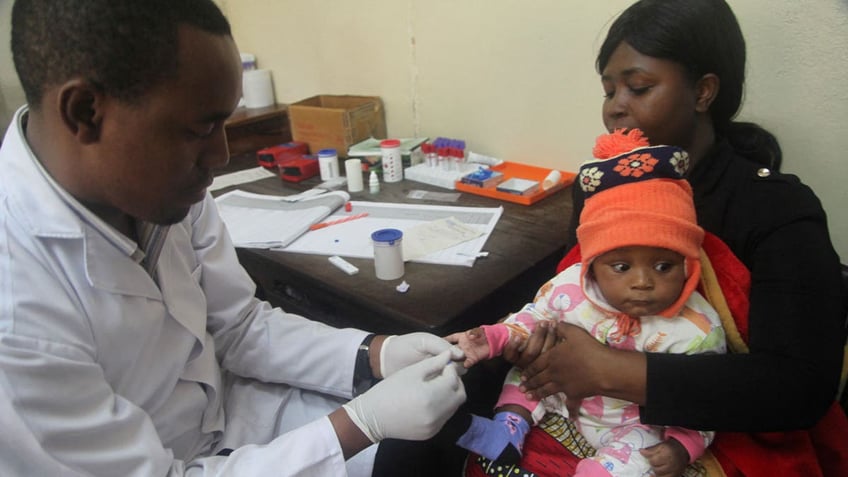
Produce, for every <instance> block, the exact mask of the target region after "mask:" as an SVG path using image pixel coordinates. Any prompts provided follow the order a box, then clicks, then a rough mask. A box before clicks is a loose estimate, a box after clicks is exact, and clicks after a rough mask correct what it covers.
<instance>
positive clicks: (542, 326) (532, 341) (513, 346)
mask: <svg viewBox="0 0 848 477" xmlns="http://www.w3.org/2000/svg"><path fill="white" fill-rule="evenodd" d="M555 325H556V323H555V322H553V321H540V322H538V323H537V324H536V328H535V329H534V330H533V332H532V333H531V334H530V336H528V337H527V339H526V340H523V341H522V340H521V339H520V338H518V337H514V339H513V338H511V339H510V340H509V342H508V343H507V344H506V347H504V350H503V357H504V359H506V360H507V361H509V362H510V363H512V364H513V365H515V366H516V367H518V368H522V369H524V368H526V367H527V366H529V365H530V363H532V362H533V361H535V360H536V358H538V357H539V355H540V354H542V353H543V352H545V351H547V350H549V349H550V348H552V347H553V346H554V344H556V339H557V336H556V331H555V328H554V326H555Z"/></svg>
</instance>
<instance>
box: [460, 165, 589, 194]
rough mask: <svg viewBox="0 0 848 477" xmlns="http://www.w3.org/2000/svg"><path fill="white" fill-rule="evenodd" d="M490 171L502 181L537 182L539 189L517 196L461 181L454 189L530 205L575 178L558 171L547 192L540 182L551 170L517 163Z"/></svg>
mask: <svg viewBox="0 0 848 477" xmlns="http://www.w3.org/2000/svg"><path fill="white" fill-rule="evenodd" d="M491 170H493V171H498V172H500V173H501V174H503V175H504V180H507V179H512V178H514V177H517V178H520V179H529V180H533V181H537V182H539V189H538V190H536V191H535V192H532V193H530V194H524V195H519V194H510V193H509V192H501V191H499V190H497V188H496V187H497V186H490V187H477V186H475V185H471V184H464V183H462V182H461V181H456V183H455V184H454V186H455V187H456V190H461V191H463V192H468V193H469V194H477V195H482V196H485V197H491V198H493V199H499V200H505V201H507V202H515V203H517V204H524V205H531V204H534V203H536V202H538V201H540V200H542V199H544V198H545V197H548V196H549V195H552V194H554V193H556V192H557V191H559V190H561V189H563V188H565V187H566V186H568V185H569V184H571V183H572V182H574V178H575V177H576V176H577V175H576V174H574V173H573V172H565V171H559V173H560V178H559V182H557V183H556V184H554V186H553V187H550V188H548V189H547V190H542V188H541V184H542V181H544V180H545V178H546V177H548V174H550V173H551V171H552V170H553V169H547V168H544V167H537V166H531V165H529V164H521V163H519V162H504V163H503V164H500V165H498V166H492V167H491Z"/></svg>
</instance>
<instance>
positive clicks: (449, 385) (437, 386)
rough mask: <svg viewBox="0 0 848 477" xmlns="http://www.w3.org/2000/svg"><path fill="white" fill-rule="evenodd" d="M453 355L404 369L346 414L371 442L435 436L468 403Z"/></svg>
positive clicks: (358, 400)
mask: <svg viewBox="0 0 848 477" xmlns="http://www.w3.org/2000/svg"><path fill="white" fill-rule="evenodd" d="M450 354H451V353H450V351H445V352H443V353H441V354H439V355H437V356H433V357H431V358H428V359H425V360H423V361H421V362H419V363H416V364H413V365H410V366H407V367H405V368H403V369H401V370H400V371H398V372H396V373H394V374H392V376H391V377H388V378H386V379H384V380H382V381H380V382H379V383H377V384H376V385H375V386H374V387H372V388H371V389H369V390H368V391H367V392H366V393H365V394H362V395H360V396H358V397H356V398H354V399H353V400H351V401H350V402H348V403H346V404H344V408H345V411H347V413H348V415H349V416H350V418H351V420H352V421H353V422H354V424H356V426H357V427H358V428H359V429H360V430H361V431H362V432H363V433H364V434H365V435H366V436H368V438H369V439H371V442H380V441H381V440H383V439H386V438H394V439H405V440H414V441H417V440H424V439H428V438H430V437H432V436H434V435H435V434H436V432H438V431H439V429H441V428H442V426H443V425H444V424H445V422H446V421H447V420H448V418H449V417H450V416H452V415H453V413H454V412H456V410H457V408H459V406H460V404H462V403H463V402H465V387H464V386H463V385H462V380H460V379H459V375H457V373H456V366H455V365H454V364H453V363H451V362H450Z"/></svg>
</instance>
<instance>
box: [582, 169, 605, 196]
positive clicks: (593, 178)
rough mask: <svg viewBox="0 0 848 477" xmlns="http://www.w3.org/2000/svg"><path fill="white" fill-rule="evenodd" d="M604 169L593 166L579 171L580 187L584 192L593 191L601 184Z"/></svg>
mask: <svg viewBox="0 0 848 477" xmlns="http://www.w3.org/2000/svg"><path fill="white" fill-rule="evenodd" d="M603 176H604V171H602V170H600V169H598V167H597V166H595V167H588V168H585V169H582V170H581V171H580V187H581V188H582V189H583V191H585V192H594V191H595V189H597V188H598V186H599V185H601V178H602V177H603Z"/></svg>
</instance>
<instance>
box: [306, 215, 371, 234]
mask: <svg viewBox="0 0 848 477" xmlns="http://www.w3.org/2000/svg"><path fill="white" fill-rule="evenodd" d="M367 216H368V212H362V213H361V214H354V215H350V216H347V217H342V218H341V219H336V220H330V221H327V222H319V223H317V224H312V225H310V226H309V230H318V229H323V228H324V227H329V226H331V225H336V224H343V223H345V222H350V221H351V220H356V219H361V218H362V217H367Z"/></svg>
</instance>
